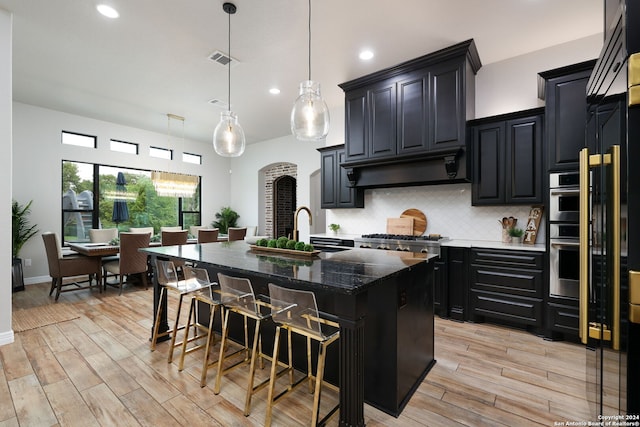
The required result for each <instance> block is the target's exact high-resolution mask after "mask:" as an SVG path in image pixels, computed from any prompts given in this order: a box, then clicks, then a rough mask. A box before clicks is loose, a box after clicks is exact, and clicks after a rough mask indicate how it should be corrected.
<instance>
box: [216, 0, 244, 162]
mask: <svg viewBox="0 0 640 427" xmlns="http://www.w3.org/2000/svg"><path fill="white" fill-rule="evenodd" d="M222 10H224V11H225V13H227V14H228V16H229V34H228V36H229V38H228V40H229V49H228V50H227V55H229V63H228V64H227V65H228V67H229V68H228V70H229V71H228V84H229V85H228V93H227V96H228V107H229V109H228V110H227V111H223V112H222V113H220V122H219V123H218V126H216V129H215V130H214V131H213V149H214V150H216V153H217V154H218V155H220V156H223V157H238V156H241V155H242V153H244V146H245V140H244V131H243V130H242V126H240V123H238V116H236V114H235V113H234V112H233V111H231V15H233V14H234V13H236V10H237V9H236V5H235V4H233V3H224V4H223V5H222Z"/></svg>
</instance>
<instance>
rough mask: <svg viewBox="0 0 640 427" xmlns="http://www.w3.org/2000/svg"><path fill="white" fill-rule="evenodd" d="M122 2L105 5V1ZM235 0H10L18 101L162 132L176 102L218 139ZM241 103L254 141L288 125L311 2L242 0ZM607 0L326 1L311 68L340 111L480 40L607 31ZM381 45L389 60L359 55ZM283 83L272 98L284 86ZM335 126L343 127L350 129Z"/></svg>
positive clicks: (534, 44) (496, 47) (237, 37)
mask: <svg viewBox="0 0 640 427" xmlns="http://www.w3.org/2000/svg"><path fill="white" fill-rule="evenodd" d="M100 2H102V3H107V4H110V5H112V6H114V7H115V8H116V9H117V10H118V11H119V13H120V17H119V18H118V19H115V20H112V19H108V18H105V17H103V16H102V15H100V14H98V13H97V11H96V9H95V6H96V5H97V4H98V3H100ZM222 3H223V1H222V0H187V1H175V0H135V1H132V0H102V1H100V0H0V8H4V9H6V10H8V11H10V12H13V14H14V16H13V43H14V44H13V97H14V100H16V101H20V102H24V103H28V104H34V105H39V106H42V107H46V108H51V109H55V110H60V111H64V112H68V113H72V114H77V115H82V116H86V117H92V118H96V119H100V120H105V121H110V122H115V123H119V124H124V125H128V126H134V127H138V128H141V129H147V130H151V131H156V132H160V133H166V132H167V117H166V114H167V113H172V114H176V115H180V116H183V117H185V119H186V120H185V136H186V137H187V138H189V139H193V140H197V141H202V142H204V143H210V142H211V135H212V133H213V130H214V128H215V126H216V124H217V122H218V121H219V118H220V112H221V111H222V109H221V108H219V107H217V106H214V105H211V104H210V103H209V101H210V100H211V99H218V100H220V101H222V102H224V103H226V102H227V89H228V84H227V72H228V69H227V68H226V67H225V66H222V65H220V64H217V63H215V62H213V61H211V60H209V55H210V54H211V53H213V52H214V51H216V50H219V51H222V52H223V53H227V50H228V49H227V43H228V36H227V34H228V33H227V31H228V15H227V14H226V13H224V11H223V10H222ZM235 4H236V6H237V8H238V11H237V13H236V14H235V15H232V16H231V56H232V57H233V58H234V59H236V60H237V63H236V64H235V65H234V66H233V67H232V68H231V102H232V110H233V111H234V112H236V113H237V114H238V118H239V122H240V124H241V125H242V127H243V128H244V131H245V135H246V137H247V142H248V143H254V142H258V141H263V140H268V139H272V138H276V137H281V136H284V135H288V134H289V133H290V130H289V114H290V111H291V107H292V105H293V101H294V100H295V98H296V97H297V95H298V85H299V83H300V81H302V80H306V79H307V77H308V72H309V69H308V55H309V49H308V3H307V1H304V0H268V1H267V0H259V1H256V0H236V1H235ZM602 23H603V1H602V0H562V1H558V0H393V1H390V0H314V1H313V2H312V29H311V31H312V47H311V55H312V57H311V77H312V79H313V80H316V81H319V82H320V83H321V86H322V94H323V97H324V98H325V101H326V102H327V104H328V106H329V108H330V109H334V108H339V107H340V106H341V105H342V103H343V102H344V95H343V92H342V90H341V89H340V88H339V87H338V86H337V85H338V84H339V83H342V82H345V81H348V80H351V79H354V78H357V77H360V76H362V75H365V74H368V73H371V72H374V71H377V70H380V69H382V68H386V67H390V66H393V65H395V64H398V63H400V62H403V61H406V60H409V59H413V58H416V57H418V56H422V55H424V54H427V53H430V52H433V51H436V50H438V49H442V48H445V47H448V46H451V45H453V44H456V43H458V42H461V41H464V40H467V39H470V38H473V39H474V40H475V42H476V46H477V48H478V52H479V54H480V59H481V60H482V63H483V64H484V65H486V64H489V63H492V62H496V61H501V60H504V59H506V58H510V57H514V56H518V55H521V54H524V53H528V52H532V51H535V50H539V49H543V48H546V47H549V46H552V45H555V44H560V43H564V42H568V41H571V40H575V39H579V38H583V37H587V36H590V35H593V34H597V33H600V32H601V31H602ZM363 47H368V48H370V49H372V50H373V51H374V53H375V57H374V58H373V59H371V60H369V61H367V62H364V61H361V60H360V59H358V52H359V51H360V49H361V48H363ZM274 86H276V87H278V88H280V90H281V93H280V94H279V95H271V94H270V93H269V92H268V90H269V88H271V87H274ZM342 131H343V130H342V129H332V131H331V132H342Z"/></svg>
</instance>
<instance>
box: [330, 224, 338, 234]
mask: <svg viewBox="0 0 640 427" xmlns="http://www.w3.org/2000/svg"><path fill="white" fill-rule="evenodd" d="M329 230H331V231H333V233H334V234H335V233H337V232H338V230H340V224H329Z"/></svg>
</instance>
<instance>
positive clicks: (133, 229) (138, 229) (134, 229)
mask: <svg viewBox="0 0 640 427" xmlns="http://www.w3.org/2000/svg"><path fill="white" fill-rule="evenodd" d="M129 233H149V234H150V235H151V236H153V227H131V228H129Z"/></svg>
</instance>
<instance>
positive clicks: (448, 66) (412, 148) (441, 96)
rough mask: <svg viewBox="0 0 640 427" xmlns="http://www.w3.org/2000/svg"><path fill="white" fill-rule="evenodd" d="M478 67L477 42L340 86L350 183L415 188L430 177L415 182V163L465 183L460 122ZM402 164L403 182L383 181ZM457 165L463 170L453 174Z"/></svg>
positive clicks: (469, 110)
mask: <svg viewBox="0 0 640 427" xmlns="http://www.w3.org/2000/svg"><path fill="white" fill-rule="evenodd" d="M480 67H481V64H480V59H479V57H478V53H477V50H476V47H475V43H474V42H473V40H468V41H466V42H463V43H459V44H457V45H455V46H451V47H449V48H447V49H443V50H441V51H438V52H434V53H431V54H429V55H425V56H423V57H420V58H417V59H414V60H411V61H408V62H405V63H402V64H399V65H397V66H395V67H391V68H388V69H385V70H381V71H378V72H376V73H373V74H369V75H367V76H364V77H361V78H358V79H356V80H352V81H349V82H346V83H342V84H341V85H340V87H341V88H342V89H343V90H344V92H345V128H346V129H345V138H346V143H345V146H346V148H345V150H346V162H345V164H344V166H345V167H346V168H347V170H348V175H349V177H350V180H351V182H352V185H354V186H363V187H375V186H392V185H412V184H413V185H415V184H417V183H419V182H420V180H425V177H426V176H429V175H430V173H429V172H427V173H426V175H425V174H424V173H422V177H414V176H409V175H408V174H410V173H413V172H408V171H411V170H415V171H416V173H417V174H420V170H424V169H425V168H424V167H422V166H424V165H422V166H418V165H416V162H420V161H426V160H433V159H438V162H437V164H438V167H439V168H440V169H441V171H440V172H441V175H440V176H438V175H437V174H435V175H434V178H433V179H436V180H438V179H440V180H443V181H447V179H455V178H458V179H464V180H466V179H468V178H467V175H466V161H465V158H464V155H462V154H463V153H462V152H463V151H464V149H465V144H466V141H465V138H466V127H465V125H466V121H467V119H468V118H472V117H473V115H474V105H475V74H476V72H477V71H478V69H479V68H480ZM445 158H446V159H445ZM401 163H409V164H411V165H408V167H406V168H404V172H405V174H406V175H407V176H406V179H405V178H402V179H401V181H398V182H393V180H391V181H388V180H386V178H385V174H386V175H390V176H391V175H394V174H396V169H397V168H400V166H396V167H393V166H389V165H394V164H395V165H397V164H401ZM460 165H462V166H461V167H462V168H463V169H464V170H462V171H461V173H460V174H458V167H459V166H460ZM385 166H389V168H388V170H387V171H385V170H384V167H385ZM380 167H382V168H380ZM370 168H375V170H371V169H370ZM396 175H397V174H396ZM431 175H433V174H431ZM396 178H397V177H396ZM429 179H431V178H429Z"/></svg>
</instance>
